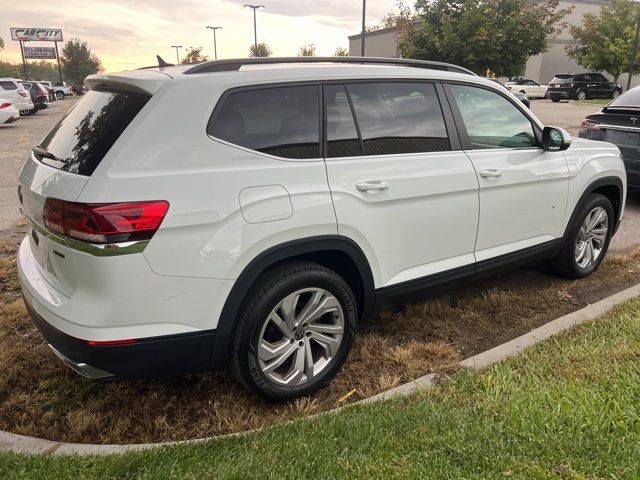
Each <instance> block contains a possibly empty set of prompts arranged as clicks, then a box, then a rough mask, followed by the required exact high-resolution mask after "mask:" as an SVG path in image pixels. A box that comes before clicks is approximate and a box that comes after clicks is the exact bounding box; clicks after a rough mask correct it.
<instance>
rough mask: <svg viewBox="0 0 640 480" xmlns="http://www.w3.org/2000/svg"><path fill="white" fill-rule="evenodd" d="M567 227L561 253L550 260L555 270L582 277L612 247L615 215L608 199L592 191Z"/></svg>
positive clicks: (596, 267)
mask: <svg viewBox="0 0 640 480" xmlns="http://www.w3.org/2000/svg"><path fill="white" fill-rule="evenodd" d="M578 208H579V210H578V213H577V214H576V215H575V216H574V218H573V220H572V223H571V224H570V225H569V227H568V228H567V234H566V236H565V239H564V244H563V245H562V249H561V250H560V253H559V254H558V256H556V257H555V258H554V259H553V260H551V262H550V263H551V266H552V267H553V269H554V270H555V272H556V273H558V274H559V275H562V276H563V277H567V278H573V279H576V278H583V277H587V276H589V275H591V274H592V273H593V272H595V271H596V270H597V269H598V267H599V266H600V264H601V263H602V260H603V259H604V256H605V255H606V253H607V250H608V248H609V242H610V241H611V236H612V235H613V228H614V222H615V216H614V212H613V206H612V205H611V202H610V201H609V199H608V198H607V197H605V196H603V195H599V194H597V193H592V194H591V195H589V197H588V198H587V200H586V201H585V202H584V204H583V205H582V206H580V207H578Z"/></svg>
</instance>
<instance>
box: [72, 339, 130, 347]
mask: <svg viewBox="0 0 640 480" xmlns="http://www.w3.org/2000/svg"><path fill="white" fill-rule="evenodd" d="M82 341H83V342H84V343H86V344H87V345H89V346H91V347H112V346H115V345H131V344H132V343H136V342H137V340H135V339H124V340H82Z"/></svg>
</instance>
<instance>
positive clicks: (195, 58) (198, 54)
mask: <svg viewBox="0 0 640 480" xmlns="http://www.w3.org/2000/svg"><path fill="white" fill-rule="evenodd" d="M207 60H209V57H207V56H206V55H202V47H197V48H196V47H189V48H188V49H187V54H186V55H185V56H184V58H183V59H182V60H181V61H180V63H181V64H183V65H187V64H190V63H201V62H206V61H207Z"/></svg>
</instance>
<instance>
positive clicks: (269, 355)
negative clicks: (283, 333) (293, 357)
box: [258, 338, 291, 362]
mask: <svg viewBox="0 0 640 480" xmlns="http://www.w3.org/2000/svg"><path fill="white" fill-rule="evenodd" d="M290 347H291V341H290V340H288V339H286V338H283V339H282V340H280V341H279V342H277V343H269V342H267V341H266V340H264V339H263V340H262V341H261V342H260V346H259V347H258V357H260V360H264V361H265V362H268V361H269V360H273V359H274V358H276V357H278V356H280V355H282V354H284V353H286V352H287V350H289V349H290Z"/></svg>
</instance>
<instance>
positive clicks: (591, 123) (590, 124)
mask: <svg viewBox="0 0 640 480" xmlns="http://www.w3.org/2000/svg"><path fill="white" fill-rule="evenodd" d="M598 125H600V122H598V121H596V120H591V119H589V118H585V119H584V120H583V121H582V123H581V124H580V126H581V127H582V128H586V129H589V130H599V129H600V127H599V126H598Z"/></svg>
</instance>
